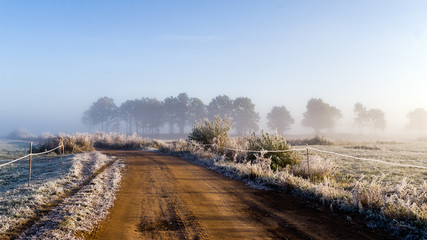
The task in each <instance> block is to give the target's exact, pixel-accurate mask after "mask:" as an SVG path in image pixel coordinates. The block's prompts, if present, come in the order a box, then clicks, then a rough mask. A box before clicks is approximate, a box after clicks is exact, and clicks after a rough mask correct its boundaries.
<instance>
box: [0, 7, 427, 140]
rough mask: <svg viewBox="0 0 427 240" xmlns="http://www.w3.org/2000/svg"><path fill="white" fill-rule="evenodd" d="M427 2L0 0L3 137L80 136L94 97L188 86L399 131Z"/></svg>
mask: <svg viewBox="0 0 427 240" xmlns="http://www.w3.org/2000/svg"><path fill="white" fill-rule="evenodd" d="M426 13H427V1H385V0H384V1H338V0H337V1H279V0H272V1H261V0H250V1H247V0H241V1H237V0H232V1H229V0H228V1H16V0H2V1H0V83H1V88H0V110H1V111H0V117H1V123H0V136H4V135H7V134H8V133H9V132H11V131H12V130H14V129H17V128H25V129H28V130H29V131H31V132H33V133H35V134H40V133H43V132H51V133H58V132H66V133H69V132H76V131H87V129H86V128H85V127H84V126H83V124H82V123H81V118H82V115H83V112H84V111H85V110H87V109H88V108H89V107H90V105H91V104H92V103H93V102H95V101H96V100H97V99H99V98H100V97H103V96H107V97H110V98H113V99H114V101H115V103H116V104H117V105H118V106H119V105H120V104H121V103H123V102H124V101H126V100H132V99H139V98H142V97H155V98H157V99H158V100H160V101H162V100H164V99H165V98H166V97H169V96H177V95H178V94H179V93H183V92H185V93H187V94H188V96H190V97H197V98H200V99H201V100H202V101H203V102H204V103H205V104H208V103H209V102H210V101H211V100H212V98H214V97H216V96H218V95H222V94H225V95H228V96H229V97H230V98H233V99H234V98H237V97H241V96H242V97H249V98H250V99H251V100H252V101H253V103H254V104H255V106H256V107H255V110H256V111H257V112H259V114H260V117H261V119H260V128H264V129H266V124H265V123H266V114H267V113H268V112H269V111H270V110H271V109H272V107H273V106H279V105H284V106H286V108H287V109H288V110H289V112H290V113H291V115H292V116H293V118H294V119H295V123H294V124H293V125H292V126H291V129H290V131H289V133H292V134H298V133H300V132H303V133H306V132H312V130H311V129H309V128H304V127H302V126H301V124H300V123H301V120H302V118H303V113H304V112H305V111H306V104H307V101H308V100H309V99H311V98H321V99H322V100H323V101H324V102H326V103H328V104H330V105H332V106H335V107H336V108H338V109H339V110H341V112H342V115H343V118H342V119H340V120H339V121H338V124H337V127H336V131H340V132H344V133H347V132H357V129H355V128H354V113H353V106H354V104H355V103H357V102H360V103H362V104H363V105H365V106H366V107H367V108H369V109H370V108H379V109H381V110H382V111H384V112H385V118H386V121H387V128H386V130H385V132H382V134H404V132H405V131H406V130H405V125H406V124H407V123H408V119H407V117H406V115H407V113H408V112H410V111H413V110H414V109H416V108H424V109H427V68H426V66H427V14H426Z"/></svg>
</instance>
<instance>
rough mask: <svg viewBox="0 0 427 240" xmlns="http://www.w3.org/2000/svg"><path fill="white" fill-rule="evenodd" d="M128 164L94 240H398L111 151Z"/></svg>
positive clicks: (142, 156)
mask: <svg viewBox="0 0 427 240" xmlns="http://www.w3.org/2000/svg"><path fill="white" fill-rule="evenodd" d="M107 153H110V154H113V155H116V156H118V157H122V158H124V159H125V163H126V164H127V166H126V170H125V172H124V175H123V178H122V184H121V189H120V191H119V192H118V195H117V199H116V201H115V206H114V207H112V209H111V212H110V214H109V216H108V217H107V219H105V220H104V221H102V222H101V223H100V224H99V225H98V227H97V228H96V229H95V230H94V231H92V233H89V234H87V235H86V237H87V239H304V240H305V239H393V238H392V237H390V236H389V235H388V234H386V233H384V232H380V231H377V232H373V230H370V229H368V228H367V227H366V226H365V224H364V223H363V221H361V218H360V217H359V218H358V217H356V216H352V218H353V221H351V222H349V221H347V219H346V215H339V214H335V213H332V212H330V210H329V209H328V208H323V207H319V206H314V205H310V204H308V203H307V202H305V201H303V200H301V199H299V198H296V197H293V196H291V195H289V194H286V193H282V192H276V191H265V190H258V189H252V188H249V187H248V186H246V185H244V183H242V182H239V181H235V180H231V179H229V178H226V177H224V176H221V175H219V174H217V173H215V172H213V171H211V170H208V169H205V168H203V167H201V166H197V165H194V164H193V163H191V162H189V161H186V160H184V159H181V158H177V157H172V156H169V155H163V154H159V153H157V152H144V151H107Z"/></svg>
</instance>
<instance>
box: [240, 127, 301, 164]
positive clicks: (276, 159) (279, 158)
mask: <svg viewBox="0 0 427 240" xmlns="http://www.w3.org/2000/svg"><path fill="white" fill-rule="evenodd" d="M248 147H249V149H250V150H254V151H262V150H268V151H281V150H291V146H290V145H288V144H287V143H286V139H285V138H283V137H280V136H279V135H278V134H274V135H270V134H268V133H264V132H263V131H261V135H260V136H252V137H250V138H248ZM263 157H264V158H271V169H272V170H274V171H275V170H280V169H281V168H284V167H286V166H287V165H291V166H293V165H296V164H299V163H300V162H301V160H302V156H301V155H300V154H298V153H296V152H294V151H287V152H266V153H264V156H263ZM248 158H249V160H251V161H254V160H255V159H257V153H251V152H249V153H248Z"/></svg>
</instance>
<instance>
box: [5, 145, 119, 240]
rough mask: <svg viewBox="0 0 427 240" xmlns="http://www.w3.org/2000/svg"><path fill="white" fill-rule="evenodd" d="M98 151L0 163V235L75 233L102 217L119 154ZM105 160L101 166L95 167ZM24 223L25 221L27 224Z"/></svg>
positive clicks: (115, 186)
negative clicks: (30, 170) (112, 156)
mask: <svg viewBox="0 0 427 240" xmlns="http://www.w3.org/2000/svg"><path fill="white" fill-rule="evenodd" d="M114 160H115V159H113V158H111V157H108V156H105V155H102V154H100V153H98V152H92V153H80V154H75V155H68V156H66V157H64V158H63V164H62V165H60V161H59V158H57V157H56V158H55V157H54V158H47V159H35V160H34V161H33V168H32V169H33V171H32V181H31V185H30V186H28V168H27V165H28V162H27V161H18V162H16V163H13V164H11V165H8V166H7V167H3V168H0V193H1V194H0V239H75V236H76V234H77V232H79V231H82V232H83V231H88V230H90V229H91V228H93V227H94V224H96V223H97V222H98V221H100V220H101V219H103V218H105V217H106V215H107V213H108V209H109V208H110V207H111V206H112V204H113V202H114V199H115V193H116V192H117V190H118V189H119V183H120V179H121V170H122V169H123V167H124V165H123V162H122V161H121V160H116V161H114ZM104 166H108V167H107V168H106V169H105V170H104V171H99V170H100V169H101V168H103V167H104ZM28 223H31V224H29V225H28Z"/></svg>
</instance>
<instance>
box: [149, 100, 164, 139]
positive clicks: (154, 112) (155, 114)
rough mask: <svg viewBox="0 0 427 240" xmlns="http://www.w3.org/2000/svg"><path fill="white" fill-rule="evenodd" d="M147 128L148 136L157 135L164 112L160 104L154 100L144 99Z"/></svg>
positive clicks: (162, 122) (161, 124)
mask: <svg viewBox="0 0 427 240" xmlns="http://www.w3.org/2000/svg"><path fill="white" fill-rule="evenodd" d="M146 110H147V113H148V115H147V126H148V130H149V132H150V134H159V133H160V128H161V127H162V126H163V124H164V122H165V111H164V107H163V105H162V103H161V102H160V101H159V100H157V99H156V98H147V99H146Z"/></svg>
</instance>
